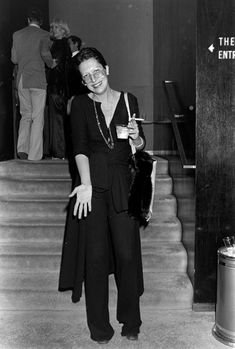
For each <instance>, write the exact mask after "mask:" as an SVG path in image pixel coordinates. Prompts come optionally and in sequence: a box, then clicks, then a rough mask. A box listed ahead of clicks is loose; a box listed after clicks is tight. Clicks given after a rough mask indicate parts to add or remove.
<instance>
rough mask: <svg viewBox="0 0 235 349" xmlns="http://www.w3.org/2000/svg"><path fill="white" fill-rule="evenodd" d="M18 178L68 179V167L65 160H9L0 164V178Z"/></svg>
mask: <svg viewBox="0 0 235 349" xmlns="http://www.w3.org/2000/svg"><path fill="white" fill-rule="evenodd" d="M12 174H14V176H15V177H19V178H23V177H24V178H32V177H35V178H38V177H39V176H40V178H50V177H54V178H68V175H69V166H68V161H67V160H56V161H54V160H42V161H33V162H31V161H27V160H10V161H2V162H0V177H2V176H12Z"/></svg>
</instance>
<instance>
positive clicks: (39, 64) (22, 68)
mask: <svg viewBox="0 0 235 349" xmlns="http://www.w3.org/2000/svg"><path fill="white" fill-rule="evenodd" d="M41 25H42V14H41V12H40V11H39V10H38V9H32V10H31V11H29V13H28V26H27V27H25V28H23V29H21V30H18V31H17V32H15V33H14V34H13V45H12V50H11V60H12V62H13V63H14V64H16V65H17V76H16V86H17V89H18V95H19V103H20V114H21V120H20V125H19V132H18V142H17V155H18V158H19V159H28V160H41V159H42V156H43V125H44V108H45V102H46V86H47V83H46V73H45V64H46V65H47V66H48V67H50V68H53V67H54V66H55V65H56V62H55V61H54V60H53V59H52V56H51V53H50V34H49V32H47V31H45V30H43V29H41V28H40V27H41Z"/></svg>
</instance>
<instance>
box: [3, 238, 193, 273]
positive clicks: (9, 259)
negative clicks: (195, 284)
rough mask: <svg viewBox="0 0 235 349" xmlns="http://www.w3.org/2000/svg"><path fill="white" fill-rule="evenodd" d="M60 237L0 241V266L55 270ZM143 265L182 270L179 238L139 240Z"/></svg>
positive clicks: (183, 257)
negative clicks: (155, 242)
mask: <svg viewBox="0 0 235 349" xmlns="http://www.w3.org/2000/svg"><path fill="white" fill-rule="evenodd" d="M61 250H62V241H61V242H60V243H50V242H47V243H42V242H37V243H36V244H35V243H33V242H28V243H25V242H24V243H18V244H7V243H2V244H1V245H0V267H1V269H5V270H18V271H21V270H27V271H29V270H35V271H38V270H42V269H43V270H59V267H60V261H61ZM142 259H143V267H144V268H145V269H148V270H151V269H153V270H155V271H156V270H158V271H160V270H161V271H163V270H167V271H171V270H172V271H178V272H183V271H186V268H187V254H186V251H185V249H184V247H183V245H182V243H179V242H169V243H167V242H162V243H159V244H156V245H154V244H153V243H152V242H151V241H143V243H142Z"/></svg>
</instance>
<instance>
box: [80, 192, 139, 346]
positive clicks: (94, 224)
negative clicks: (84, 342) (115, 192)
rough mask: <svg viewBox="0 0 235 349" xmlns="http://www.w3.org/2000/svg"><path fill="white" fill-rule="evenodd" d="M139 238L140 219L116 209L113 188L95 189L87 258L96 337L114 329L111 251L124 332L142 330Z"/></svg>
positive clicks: (91, 324)
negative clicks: (111, 291) (100, 190)
mask: <svg viewBox="0 0 235 349" xmlns="http://www.w3.org/2000/svg"><path fill="white" fill-rule="evenodd" d="M139 240H140V236H139V226H138V222H137V221H135V220H133V219H131V218H130V217H129V216H128V214H127V213H126V212H121V213H117V212H116V211H115V210H114V207H113V202H112V196H111V193H110V191H108V190H107V191H104V192H96V191H93V197H92V212H91V213H90V214H89V216H88V217H87V218H86V261H85V265H86V267H85V296H86V307H87V322H88V327H89V329H90V332H91V338H92V339H93V340H103V339H111V338H112V336H113V333H114V330H113V328H112V326H111V324H110V320H109V309H108V301H109V272H110V257H111V253H113V256H114V274H115V280H116V284H117V291H118V297H117V320H118V321H119V322H120V323H122V324H123V328H122V334H123V335H125V334H128V333H133V334H137V333H139V328H140V325H141V319H140V307H139V296H140V293H139V284H140V282H139V275H138V274H139V272H138V270H139V269H138V266H139V265H140V264H139V263H141V251H140V241H139ZM110 246H112V250H113V252H111V249H110ZM138 251H139V252H138Z"/></svg>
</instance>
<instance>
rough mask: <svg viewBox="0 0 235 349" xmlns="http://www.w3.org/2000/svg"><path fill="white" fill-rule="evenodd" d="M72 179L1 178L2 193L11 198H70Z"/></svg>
mask: <svg viewBox="0 0 235 349" xmlns="http://www.w3.org/2000/svg"><path fill="white" fill-rule="evenodd" d="M71 185H72V183H71V179H70V178H63V179H61V178H53V177H52V178H50V179H49V178H43V179H41V178H34V179H32V178H30V179H29V178H24V177H23V178H21V179H19V178H1V179H0V193H1V195H3V196H4V195H7V196H8V198H10V197H13V198H14V197H16V198H17V197H18V196H19V197H22V196H23V195H24V197H27V196H28V197H30V198H40V197H50V198H52V197H53V196H58V193H60V196H64V197H68V196H69V194H70V192H71Z"/></svg>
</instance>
